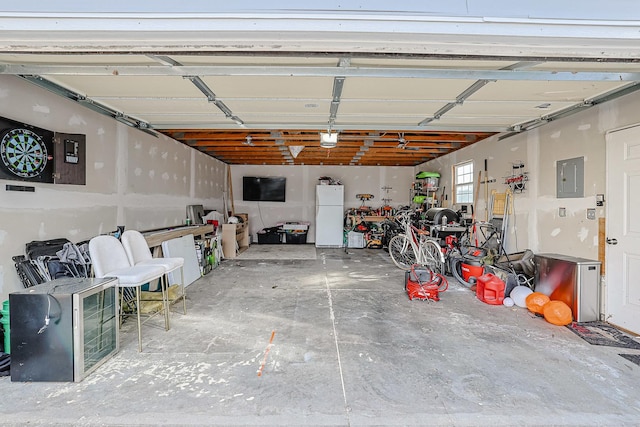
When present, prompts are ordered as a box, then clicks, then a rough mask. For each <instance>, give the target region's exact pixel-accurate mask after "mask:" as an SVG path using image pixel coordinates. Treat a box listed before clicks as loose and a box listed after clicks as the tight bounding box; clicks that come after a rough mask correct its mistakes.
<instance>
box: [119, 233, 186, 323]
mask: <svg viewBox="0 0 640 427" xmlns="http://www.w3.org/2000/svg"><path fill="white" fill-rule="evenodd" d="M121 240H122V246H124V250H125V252H126V254H127V258H128V259H129V262H130V263H131V264H132V265H154V266H161V267H162V268H164V273H165V274H164V276H163V280H164V283H162V282H161V284H160V286H164V290H166V291H167V292H166V293H163V297H164V300H163V303H164V304H165V322H166V328H167V329H169V313H170V308H171V303H173V302H175V301H177V300H178V299H179V298H182V312H183V314H187V302H186V293H185V286H184V258H181V257H174V258H169V257H162V258H153V256H152V255H151V250H150V249H149V245H148V244H147V241H146V240H145V238H144V236H143V235H142V233H140V232H139V231H136V230H127V231H125V232H124V233H122V237H121ZM177 269H180V279H181V281H180V295H179V296H178V297H177V298H175V299H174V300H173V301H169V297H168V289H169V286H170V284H169V283H168V282H169V276H168V274H169V273H171V272H172V271H175V270H177Z"/></svg>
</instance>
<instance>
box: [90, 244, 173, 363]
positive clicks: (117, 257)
mask: <svg viewBox="0 0 640 427" xmlns="http://www.w3.org/2000/svg"><path fill="white" fill-rule="evenodd" d="M89 254H90V255H91V262H92V264H93V272H94V275H95V277H98V278H101V277H115V278H117V279H118V285H117V286H118V288H135V294H136V317H137V321H138V351H142V322H141V320H140V288H141V287H142V285H144V284H145V283H149V282H151V281H154V280H158V279H162V276H163V275H164V274H165V273H164V268H162V267H161V266H154V265H133V266H132V265H131V264H130V263H129V259H128V258H127V254H126V252H125V250H124V247H123V246H122V244H121V243H120V241H119V240H118V239H116V238H115V237H113V236H107V235H105V236H96V237H94V238H92V239H91V240H90V241H89ZM123 290H124V289H122V290H121V292H120V293H121V298H120V304H119V305H118V306H119V308H118V317H119V320H120V322H121V321H122V315H123V304H122V301H123V297H122V295H123V294H124V292H122V291H123ZM163 308H164V310H165V312H166V306H163ZM165 316H166V313H165Z"/></svg>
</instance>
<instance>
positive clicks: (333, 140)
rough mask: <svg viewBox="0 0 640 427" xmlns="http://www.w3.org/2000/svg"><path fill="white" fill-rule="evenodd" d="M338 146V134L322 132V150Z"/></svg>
mask: <svg viewBox="0 0 640 427" xmlns="http://www.w3.org/2000/svg"><path fill="white" fill-rule="evenodd" d="M336 145H338V133H337V132H331V130H329V131H328V132H320V147H322V148H334V147H335V146H336Z"/></svg>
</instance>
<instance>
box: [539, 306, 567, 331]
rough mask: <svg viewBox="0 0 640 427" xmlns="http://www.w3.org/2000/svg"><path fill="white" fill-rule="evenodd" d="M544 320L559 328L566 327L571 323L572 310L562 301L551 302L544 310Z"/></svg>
mask: <svg viewBox="0 0 640 427" xmlns="http://www.w3.org/2000/svg"><path fill="white" fill-rule="evenodd" d="M542 312H543V315H544V319H545V320H546V321H547V322H549V323H551V324H553V325H558V326H565V325H568V324H569V323H571V321H572V320H573V317H572V316H571V308H570V307H569V306H568V305H567V304H565V303H564V302H562V301H550V302H548V303H547V304H545V306H544V308H543V310H542Z"/></svg>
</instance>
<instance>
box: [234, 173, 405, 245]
mask: <svg viewBox="0 0 640 427" xmlns="http://www.w3.org/2000/svg"><path fill="white" fill-rule="evenodd" d="M413 173H414V172H413V168H412V167H378V166H266V165H263V166H252V165H234V166H231V179H232V182H233V196H234V205H235V212H236V213H248V214H249V229H250V233H251V235H252V236H253V237H254V241H255V239H256V232H258V231H259V230H261V229H263V228H265V227H272V226H274V225H276V224H277V223H279V222H286V221H305V222H309V223H310V228H309V232H308V236H307V241H308V242H313V241H314V236H315V224H314V223H315V214H316V195H315V191H316V185H317V184H319V181H318V179H319V178H320V177H324V176H330V177H332V178H333V179H337V180H340V181H341V182H342V183H343V184H344V186H345V196H344V203H345V208H350V207H358V206H360V205H361V204H362V202H361V201H360V200H359V199H357V198H356V194H360V193H369V194H373V196H374V199H373V200H371V201H369V202H367V203H366V205H367V206H370V207H372V208H374V209H375V208H378V207H380V206H382V205H383V204H384V202H383V199H385V198H388V199H391V201H390V202H389V204H390V205H391V206H394V207H398V206H400V205H407V204H409V202H410V200H409V195H410V188H411V183H412V182H413V178H414V175H413ZM243 176H283V177H286V178H287V196H286V202H284V203H281V202H245V201H243V200H242V177H243ZM383 187H390V188H389V189H388V190H384V189H383Z"/></svg>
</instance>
